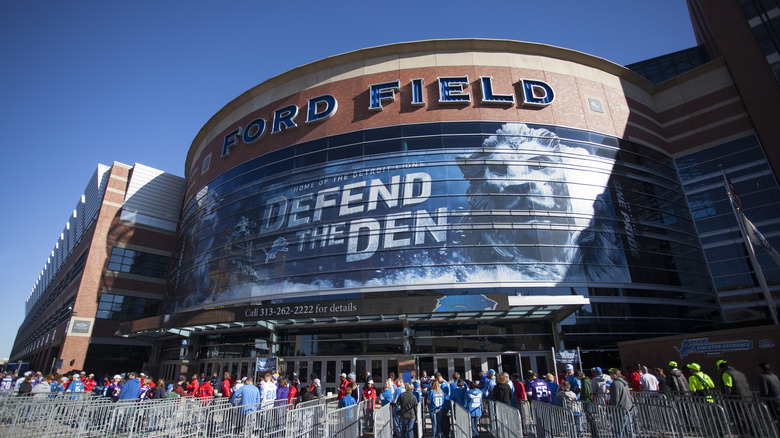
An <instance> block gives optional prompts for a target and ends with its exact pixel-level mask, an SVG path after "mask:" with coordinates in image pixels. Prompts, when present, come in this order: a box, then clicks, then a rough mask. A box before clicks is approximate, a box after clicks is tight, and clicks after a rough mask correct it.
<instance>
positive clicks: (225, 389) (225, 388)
mask: <svg viewBox="0 0 780 438" xmlns="http://www.w3.org/2000/svg"><path fill="white" fill-rule="evenodd" d="M222 379H223V380H222V388H221V390H222V397H230V396H231V395H233V394H231V392H230V388H232V387H233V385H232V384H231V381H230V373H228V372H227V371H225V374H223V375H222Z"/></svg>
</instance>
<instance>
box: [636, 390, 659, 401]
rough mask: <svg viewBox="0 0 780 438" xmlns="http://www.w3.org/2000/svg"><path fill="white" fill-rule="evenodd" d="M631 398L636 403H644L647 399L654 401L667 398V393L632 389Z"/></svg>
mask: <svg viewBox="0 0 780 438" xmlns="http://www.w3.org/2000/svg"><path fill="white" fill-rule="evenodd" d="M630 394H631V399H632V400H633V401H634V402H635V403H642V402H645V401H653V400H656V399H659V398H660V399H666V395H665V394H664V393H662V392H658V391H646V392H634V391H631V392H630Z"/></svg>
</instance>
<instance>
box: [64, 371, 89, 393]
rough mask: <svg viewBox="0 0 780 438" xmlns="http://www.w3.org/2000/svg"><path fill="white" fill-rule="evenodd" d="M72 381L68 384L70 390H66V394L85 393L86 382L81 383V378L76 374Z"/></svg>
mask: <svg viewBox="0 0 780 438" xmlns="http://www.w3.org/2000/svg"><path fill="white" fill-rule="evenodd" d="M71 379H72V380H71V382H70V384H68V388H67V389H66V390H65V392H75V393H78V394H81V393H82V392H84V382H82V381H81V376H80V375H78V374H74V375H73V377H71Z"/></svg>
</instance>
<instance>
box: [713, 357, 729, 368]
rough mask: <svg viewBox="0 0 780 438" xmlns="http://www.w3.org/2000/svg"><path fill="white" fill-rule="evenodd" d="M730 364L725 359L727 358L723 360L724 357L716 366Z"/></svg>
mask: <svg viewBox="0 0 780 438" xmlns="http://www.w3.org/2000/svg"><path fill="white" fill-rule="evenodd" d="M728 364H729V363H728V362H726V361H725V360H723V359H721V360H719V361H717V362H715V366H717V367H718V368H720V366H721V365H728Z"/></svg>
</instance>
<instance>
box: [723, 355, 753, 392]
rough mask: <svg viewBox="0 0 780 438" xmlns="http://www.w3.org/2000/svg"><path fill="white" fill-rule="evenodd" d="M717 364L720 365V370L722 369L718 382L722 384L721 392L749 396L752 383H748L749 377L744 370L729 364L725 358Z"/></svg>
mask: <svg viewBox="0 0 780 438" xmlns="http://www.w3.org/2000/svg"><path fill="white" fill-rule="evenodd" d="M715 364H716V365H717V366H718V370H720V380H719V382H718V384H719V385H720V388H721V392H723V393H724V394H726V395H739V396H743V397H749V396H750V395H751V392H750V384H749V383H748V380H747V377H745V375H744V374H743V373H742V372H740V371H737V370H735V369H734V367H732V366H729V364H728V362H726V361H725V360H723V359H721V360H719V361H717V362H716V363H715Z"/></svg>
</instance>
